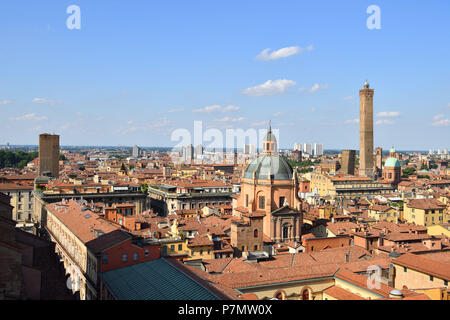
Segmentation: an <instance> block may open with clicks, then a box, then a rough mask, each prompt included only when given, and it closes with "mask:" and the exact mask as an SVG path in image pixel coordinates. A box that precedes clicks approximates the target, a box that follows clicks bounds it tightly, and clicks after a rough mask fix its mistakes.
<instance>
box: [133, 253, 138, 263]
mask: <svg viewBox="0 0 450 320" xmlns="http://www.w3.org/2000/svg"><path fill="white" fill-rule="evenodd" d="M137 259H138V254H137V253H136V252H135V253H133V260H134V261H137Z"/></svg>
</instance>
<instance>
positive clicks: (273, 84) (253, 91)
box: [242, 79, 297, 96]
mask: <svg viewBox="0 0 450 320" xmlns="http://www.w3.org/2000/svg"><path fill="white" fill-rule="evenodd" d="M296 84H297V83H296V82H295V81H293V80H287V79H279V80H274V81H272V80H267V81H266V82H265V83H263V84H260V85H258V86H254V87H250V88H247V89H244V90H242V94H245V95H248V96H271V95H275V94H281V93H284V92H286V90H287V89H288V88H289V87H292V86H295V85H296Z"/></svg>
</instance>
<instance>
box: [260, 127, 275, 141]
mask: <svg viewBox="0 0 450 320" xmlns="http://www.w3.org/2000/svg"><path fill="white" fill-rule="evenodd" d="M263 141H267V142H268V141H272V142H275V143H276V142H277V138H275V135H274V134H273V133H272V128H270V129H269V131H268V132H267V134H266V136H265V137H264V140H263Z"/></svg>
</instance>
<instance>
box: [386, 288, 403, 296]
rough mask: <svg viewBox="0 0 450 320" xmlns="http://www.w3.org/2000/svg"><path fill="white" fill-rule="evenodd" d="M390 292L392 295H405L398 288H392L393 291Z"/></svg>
mask: <svg viewBox="0 0 450 320" xmlns="http://www.w3.org/2000/svg"><path fill="white" fill-rule="evenodd" d="M389 294H390V295H392V296H397V297H402V296H403V292H401V291H400V290H398V289H394V290H391V292H389Z"/></svg>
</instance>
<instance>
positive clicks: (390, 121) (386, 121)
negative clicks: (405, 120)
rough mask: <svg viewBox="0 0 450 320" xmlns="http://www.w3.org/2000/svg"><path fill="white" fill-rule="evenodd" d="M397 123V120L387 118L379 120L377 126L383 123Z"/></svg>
mask: <svg viewBox="0 0 450 320" xmlns="http://www.w3.org/2000/svg"><path fill="white" fill-rule="evenodd" d="M394 123H395V121H392V120H387V119H384V120H377V121H376V122H375V125H376V126H380V125H383V124H389V125H390V124H394Z"/></svg>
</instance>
